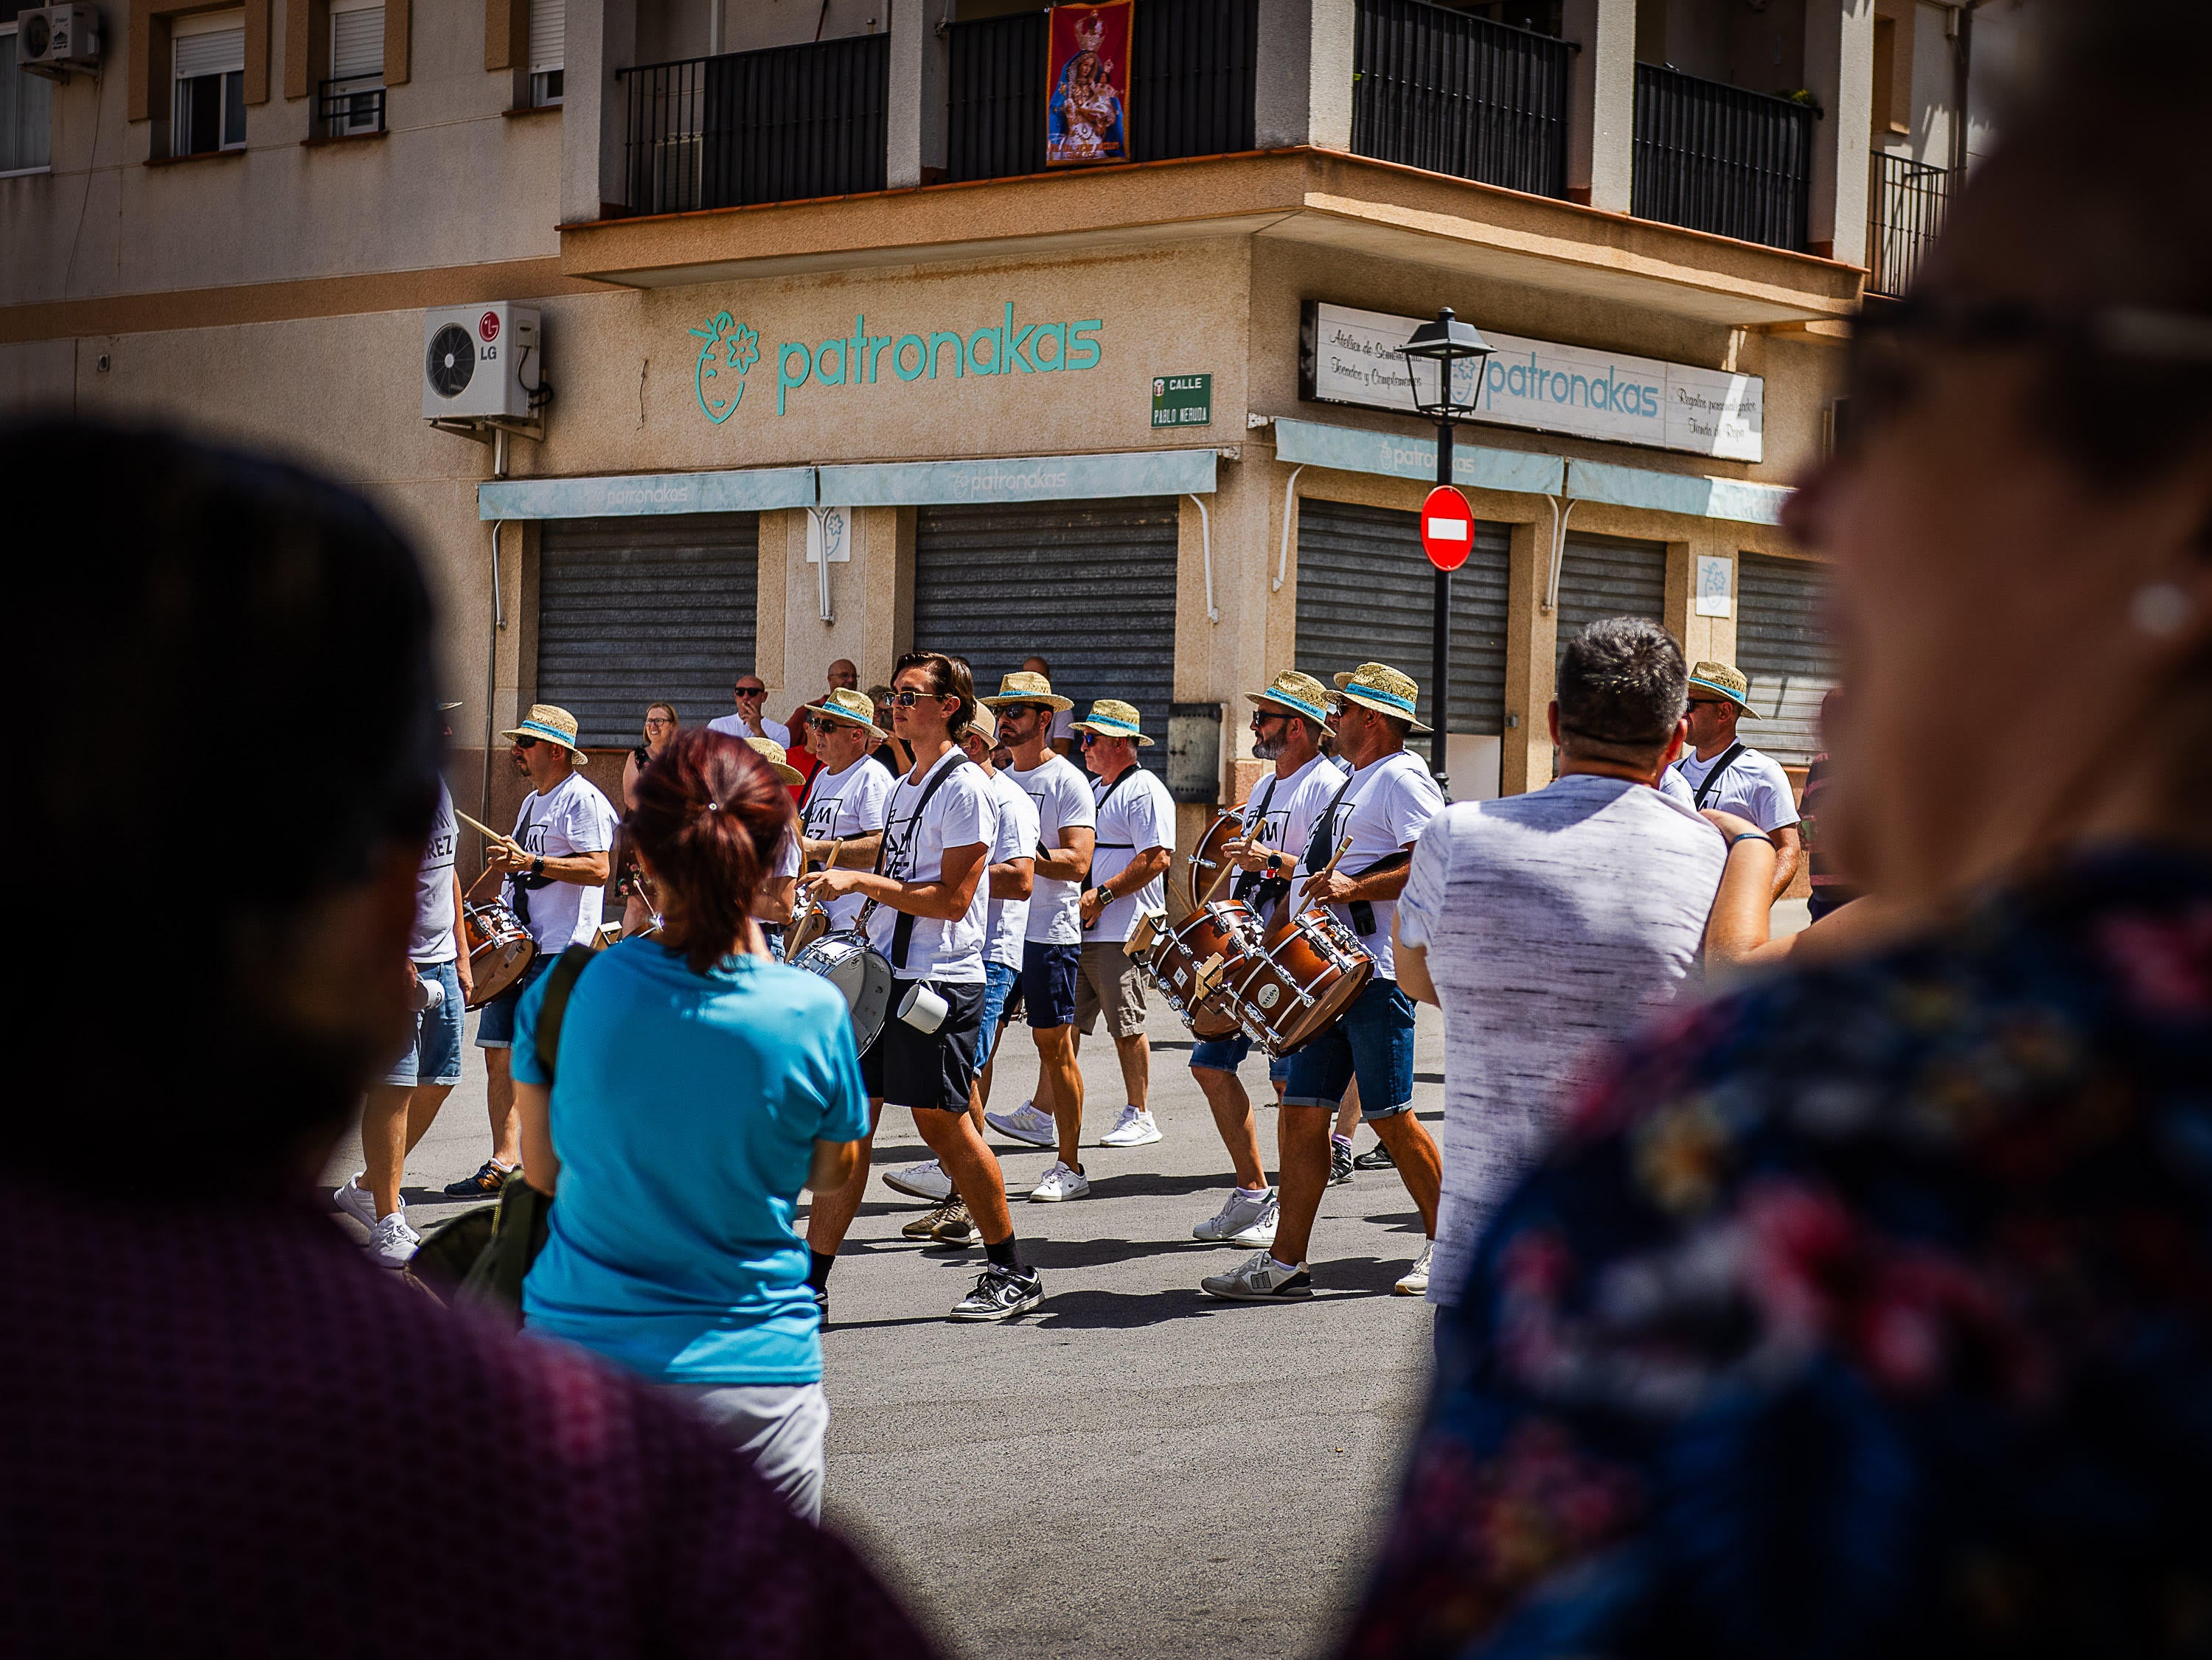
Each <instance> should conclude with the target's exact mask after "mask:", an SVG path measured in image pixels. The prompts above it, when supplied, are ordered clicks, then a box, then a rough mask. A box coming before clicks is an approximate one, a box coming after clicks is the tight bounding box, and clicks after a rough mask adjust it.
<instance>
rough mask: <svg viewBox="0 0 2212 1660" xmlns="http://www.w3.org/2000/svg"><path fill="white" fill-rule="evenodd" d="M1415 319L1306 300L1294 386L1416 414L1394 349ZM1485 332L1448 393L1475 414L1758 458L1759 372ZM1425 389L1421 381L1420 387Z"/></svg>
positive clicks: (1324, 397)
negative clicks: (1478, 357) (1477, 360)
mask: <svg viewBox="0 0 2212 1660" xmlns="http://www.w3.org/2000/svg"><path fill="white" fill-rule="evenodd" d="M1420 321H1421V319H1420V318H1412V317H1394V316H1391V315H1390V314H1389V313H1388V312H1363V311H1355V310H1354V309H1352V307H1351V306H1328V305H1323V304H1322V303H1321V302H1320V301H1318V300H1309V301H1308V302H1307V304H1306V307H1305V317H1304V328H1303V334H1302V338H1301V339H1300V341H1299V353H1298V368H1299V379H1300V381H1301V383H1302V384H1301V385H1300V387H1299V394H1300V396H1301V397H1309V398H1313V399H1316V400H1317V401H1319V402H1321V403H1358V404H1364V405H1366V406H1367V407H1368V408H1370V409H1389V410H1392V411H1394V412H1395V413H1397V414H1400V415H1413V414H1415V413H1417V412H1416V411H1415V409H1414V408H1413V385H1412V381H1411V378H1410V376H1409V374H1408V373H1407V363H1406V360H1405V359H1404V358H1402V357H1401V356H1399V355H1398V348H1400V347H1401V346H1403V345H1404V344H1405V343H1406V341H1407V337H1408V336H1411V335H1412V333H1413V330H1414V328H1415V327H1416V326H1417V325H1418V324H1419V322H1420ZM1483 338H1484V339H1486V340H1487V341H1488V342H1490V344H1491V345H1492V347H1493V348H1496V349H1495V350H1494V352H1493V353H1492V355H1491V356H1490V357H1488V358H1486V359H1485V360H1483V361H1482V363H1481V365H1480V369H1479V371H1478V367H1477V365H1475V364H1474V363H1473V362H1468V363H1463V364H1461V365H1458V366H1456V367H1455V373H1454V380H1455V385H1454V386H1453V389H1452V390H1453V393H1454V396H1455V397H1456V398H1457V399H1458V400H1459V401H1461V402H1462V403H1473V404H1474V406H1475V413H1474V416H1473V417H1472V418H1473V419H1474V420H1476V421H1495V422H1497V423H1498V424H1499V425H1501V426H1506V427H1528V428H1529V429H1531V430H1532V431H1535V432H1548V433H1572V434H1573V435H1574V436H1576V437H1577V438H1595V439H1606V440H1607V441H1609V442H1612V443H1616V444H1644V445H1650V446H1652V447H1653V448H1655V449H1663V450H1685V451H1689V452H1690V453H1691V454H1692V455H1705V456H1717V457H1722V458H1723V459H1726V460H1730V461H1758V460H1760V459H1762V458H1763V453H1764V444H1765V392H1766V387H1765V381H1764V380H1762V379H1760V378H1759V376H1757V375H1742V374H1727V373H1723V372H1722V371H1720V370H1718V369H1701V368H1699V367H1695V366H1694V365H1692V364H1687V363H1662V362H1661V361H1660V360H1657V359H1656V358H1650V357H1629V356H1626V355H1623V354H1620V353H1618V352H1598V351H1591V350H1589V349H1588V348H1584V347H1581V346H1562V345H1560V344H1559V343H1557V342H1553V341H1549V340H1528V339H1524V338H1522V336H1519V335H1509V334H1494V333H1492V331H1490V330H1487V329H1486V330H1483ZM1421 372H1422V373H1423V374H1424V376H1425V378H1426V379H1427V381H1428V382H1430V383H1432V382H1433V380H1434V378H1435V374H1436V371H1435V370H1434V369H1433V368H1431V367H1429V366H1428V365H1426V364H1424V365H1423V366H1422V370H1421ZM1477 373H1480V375H1481V384H1480V386H1478V385H1476V384H1475V376H1476V374H1477ZM1429 390H1430V386H1429V385H1427V384H1425V385H1424V386H1423V388H1422V391H1424V392H1426V391H1429Z"/></svg>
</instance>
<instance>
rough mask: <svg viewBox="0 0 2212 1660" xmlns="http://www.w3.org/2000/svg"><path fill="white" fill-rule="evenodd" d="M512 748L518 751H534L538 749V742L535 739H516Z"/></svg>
mask: <svg viewBox="0 0 2212 1660" xmlns="http://www.w3.org/2000/svg"><path fill="white" fill-rule="evenodd" d="M514 747H515V748H518V749H535V748H537V747H538V740H537V739H536V738H517V739H515V740H514Z"/></svg>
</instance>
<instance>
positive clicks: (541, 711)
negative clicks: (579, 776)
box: [500, 703, 592, 766]
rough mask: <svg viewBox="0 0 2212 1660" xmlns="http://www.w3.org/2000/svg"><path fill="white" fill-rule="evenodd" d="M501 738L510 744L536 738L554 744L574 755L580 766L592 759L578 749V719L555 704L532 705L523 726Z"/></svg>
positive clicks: (503, 733)
mask: <svg viewBox="0 0 2212 1660" xmlns="http://www.w3.org/2000/svg"><path fill="white" fill-rule="evenodd" d="M500 736H501V737H503V738H506V739H507V740H508V741H509V742H513V740H514V739H516V738H536V739H537V740H538V742H541V743H550V744H554V745H556V746H557V747H558V748H562V749H566V750H567V751H568V753H569V754H572V755H574V757H575V758H576V760H577V764H578V765H579V766H587V765H589V764H590V761H591V759H592V758H591V757H590V756H589V755H587V754H585V753H584V752H583V751H582V750H581V749H579V748H577V747H576V718H575V717H574V715H572V714H570V713H569V712H568V711H567V710H566V709H563V708H561V707H559V706H557V705H555V704H550V703H533V704H532V705H531V706H530V712H529V713H528V714H527V715H526V716H525V717H523V721H522V724H521V725H520V726H518V727H516V728H514V729H513V730H512V731H507V732H501V734H500Z"/></svg>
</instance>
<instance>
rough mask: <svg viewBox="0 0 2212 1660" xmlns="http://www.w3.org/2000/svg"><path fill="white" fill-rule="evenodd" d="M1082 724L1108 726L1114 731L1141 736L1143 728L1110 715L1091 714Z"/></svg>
mask: <svg viewBox="0 0 2212 1660" xmlns="http://www.w3.org/2000/svg"><path fill="white" fill-rule="evenodd" d="M1083 724H1085V726H1109V727H1111V728H1112V729H1113V730H1115V731H1116V732H1130V733H1135V734H1138V735H1139V736H1141V734H1142V730H1143V729H1142V728H1140V727H1135V726H1132V725H1130V724H1129V723H1128V722H1127V721H1125V720H1116V719H1115V718H1114V717H1113V716H1111V715H1093V716H1091V718H1090V719H1089V720H1086V721H1085V722H1084V723H1083Z"/></svg>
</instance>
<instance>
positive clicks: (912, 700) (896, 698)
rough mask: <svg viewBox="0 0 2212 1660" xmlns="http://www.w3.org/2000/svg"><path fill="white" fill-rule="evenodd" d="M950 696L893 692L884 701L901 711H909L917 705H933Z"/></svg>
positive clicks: (930, 693) (945, 693)
mask: <svg viewBox="0 0 2212 1660" xmlns="http://www.w3.org/2000/svg"><path fill="white" fill-rule="evenodd" d="M951 695H952V694H951V693H950V692H894V693H892V694H890V698H889V699H888V700H886V701H888V702H890V703H891V704H894V705H896V706H897V707H899V708H901V709H911V708H913V707H914V706H915V704H917V703H934V702H935V701H936V700H938V699H939V698H941V697H950V696H951Z"/></svg>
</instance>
